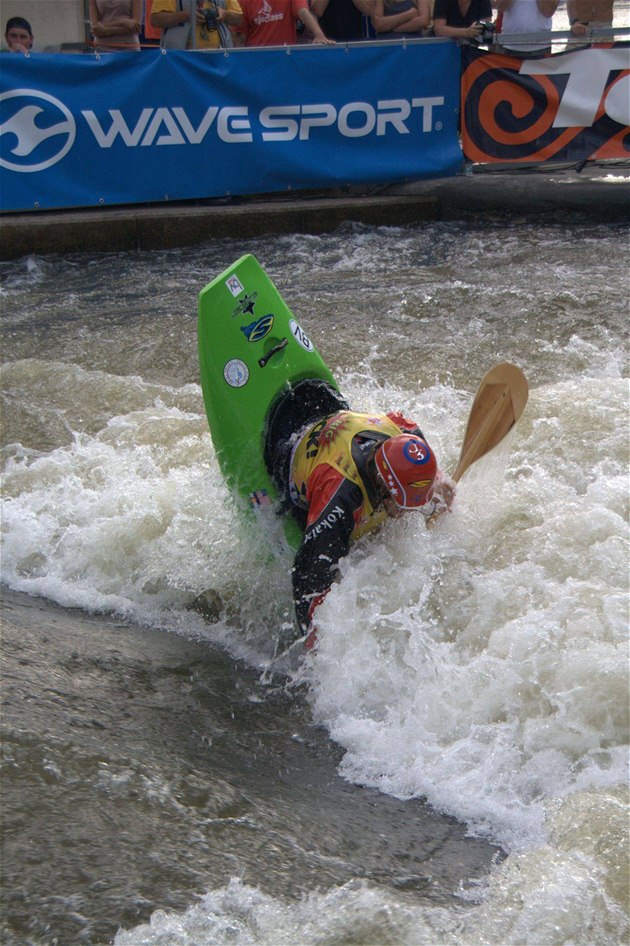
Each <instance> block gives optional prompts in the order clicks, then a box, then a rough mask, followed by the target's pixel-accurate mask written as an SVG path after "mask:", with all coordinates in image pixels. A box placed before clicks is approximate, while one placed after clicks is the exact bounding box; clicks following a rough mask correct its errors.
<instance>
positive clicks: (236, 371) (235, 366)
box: [223, 358, 249, 388]
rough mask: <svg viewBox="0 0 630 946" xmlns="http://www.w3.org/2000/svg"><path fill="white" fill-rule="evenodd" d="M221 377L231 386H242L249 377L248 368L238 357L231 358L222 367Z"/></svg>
mask: <svg viewBox="0 0 630 946" xmlns="http://www.w3.org/2000/svg"><path fill="white" fill-rule="evenodd" d="M223 377H224V378H225V380H226V381H227V383H228V384H229V385H230V387H232V388H242V387H243V385H244V384H247V381H248V379H249V368H248V367H247V365H246V364H245V362H244V361H241V359H240V358H232V360H231V361H228V363H227V364H226V366H225V368H224V369H223Z"/></svg>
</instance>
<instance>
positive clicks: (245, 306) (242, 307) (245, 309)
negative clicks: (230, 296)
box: [232, 292, 258, 319]
mask: <svg viewBox="0 0 630 946" xmlns="http://www.w3.org/2000/svg"><path fill="white" fill-rule="evenodd" d="M257 298H258V293H257V292H252V294H251V296H250V295H249V294H248V293H245V295H244V296H243V298H242V299H239V300H238V305H237V307H236V308H235V309H234V311H233V312H232V318H233V319H235V318H236V317H237V315H253V314H254V306H255V305H256V299H257Z"/></svg>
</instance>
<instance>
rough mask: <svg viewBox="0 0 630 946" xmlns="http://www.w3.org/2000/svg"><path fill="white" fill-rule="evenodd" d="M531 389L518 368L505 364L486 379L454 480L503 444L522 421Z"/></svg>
mask: <svg viewBox="0 0 630 946" xmlns="http://www.w3.org/2000/svg"><path fill="white" fill-rule="evenodd" d="M528 394H529V388H528V385H527V379H526V378H525V375H524V374H523V372H522V371H521V369H520V368H517V367H516V365H511V364H509V362H502V363H501V364H500V365H496V366H495V367H494V368H491V369H490V371H489V372H488V373H487V374H486V376H485V377H484V378H483V380H482V382H481V384H480V385H479V389H478V391H477V394H476V395H475V400H474V402H473V406H472V408H471V411H470V417H469V418H468V426H467V428H466V435H465V437H464V444H463V446H462V450H461V453H460V456H459V462H458V464H457V468H456V470H455V472H454V473H453V479H454V480H455V481H456V482H457V481H459V480H460V479H461V477H462V476H463V474H464V473H465V472H466V470H467V469H468V467H469V466H470V465H471V464H472V463H475V461H476V460H479V458H480V457H483V456H485V454H486V453H488V452H489V451H490V450H492V448H493V447H496V446H497V444H498V443H500V442H501V441H502V440H503V438H504V437H505V435H506V434H507V433H508V432H509V431H510V430H511V429H512V427H513V426H514V424H515V423H516V421H517V420H518V419H519V417H520V416H521V414H522V413H523V411H524V410H525V405H526V404H527V397H528Z"/></svg>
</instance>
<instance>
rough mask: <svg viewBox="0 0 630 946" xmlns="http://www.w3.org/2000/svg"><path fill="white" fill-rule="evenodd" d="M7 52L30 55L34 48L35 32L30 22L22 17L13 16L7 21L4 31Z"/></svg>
mask: <svg viewBox="0 0 630 946" xmlns="http://www.w3.org/2000/svg"><path fill="white" fill-rule="evenodd" d="M4 38H5V40H6V43H7V51H8V52H10V53H30V51H31V49H32V46H33V30H32V29H31V24H30V23H29V22H28V20H25V19H24V17H22V16H12V17H11V18H10V19H9V20H7V26H6V29H5V31H4Z"/></svg>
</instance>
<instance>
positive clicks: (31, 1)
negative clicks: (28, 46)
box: [0, 0, 88, 53]
mask: <svg viewBox="0 0 630 946" xmlns="http://www.w3.org/2000/svg"><path fill="white" fill-rule="evenodd" d="M87 9H88V4H87V0H2V3H1V4H0V14H1V16H2V38H3V41H4V32H5V29H6V24H7V20H8V19H10V17H12V16H23V17H24V19H25V20H28V22H29V23H30V24H31V28H32V30H33V36H34V37H35V42H34V44H33V48H34V49H36V50H37V51H38V52H40V53H41V52H44V51H48V52H59V47H60V46H61V44H62V43H82V42H84V41H85V24H86V20H87V19H88V14H87ZM48 47H52V49H49V48H48Z"/></svg>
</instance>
